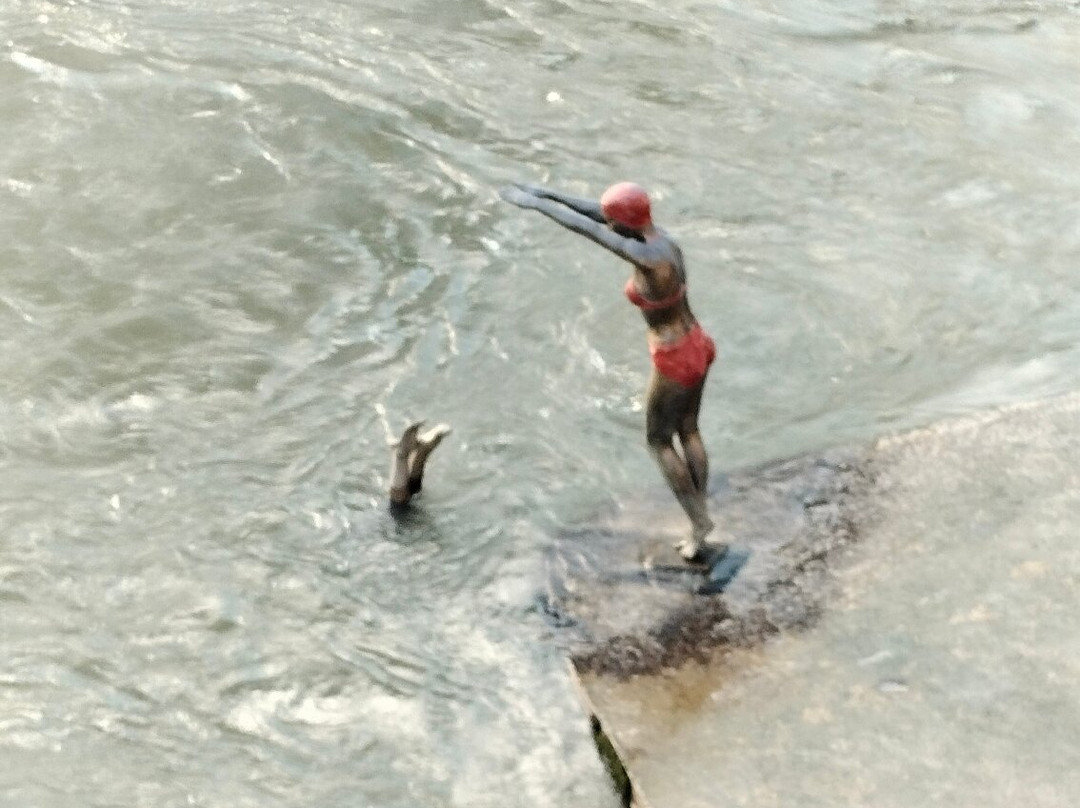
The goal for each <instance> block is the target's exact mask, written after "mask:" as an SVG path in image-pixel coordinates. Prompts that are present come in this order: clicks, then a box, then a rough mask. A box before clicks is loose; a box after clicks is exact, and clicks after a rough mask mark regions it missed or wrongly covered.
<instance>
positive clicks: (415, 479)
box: [390, 421, 450, 510]
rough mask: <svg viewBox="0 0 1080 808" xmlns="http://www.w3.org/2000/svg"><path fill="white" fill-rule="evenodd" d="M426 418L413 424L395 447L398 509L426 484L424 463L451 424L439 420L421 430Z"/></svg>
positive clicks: (393, 483) (393, 498)
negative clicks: (423, 430) (440, 422)
mask: <svg viewBox="0 0 1080 808" xmlns="http://www.w3.org/2000/svg"><path fill="white" fill-rule="evenodd" d="M423 425H424V422H423V421H417V422H415V423H413V424H410V425H409V426H408V427H407V428H406V429H405V431H404V432H403V433H402V435H401V439H400V440H398V441H397V443H395V444H394V445H393V447H392V451H393V455H392V457H391V465H390V508H391V510H395V509H398V508H402V507H404V506H405V505H408V504H409V500H411V499H412V498H413V496H414V495H415V494H418V493H419V492H420V489H421V488H422V487H423V484H424V466H425V464H426V463H427V461H428V457H429V456H430V455H431V453H432V452H433V451H435V447H436V446H438V445H439V443H440V442H442V439H443V438H444V437H446V436H447V435H448V434H450V427H449V426H447V425H446V424H439V425H438V426H436V427H433V428H431V429H429V430H428V431H427V432H424V433H422V434H421V432H420V429H421V427H423Z"/></svg>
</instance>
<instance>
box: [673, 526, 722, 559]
mask: <svg viewBox="0 0 1080 808" xmlns="http://www.w3.org/2000/svg"><path fill="white" fill-rule="evenodd" d="M719 533H720V531H718V530H717V529H716V528H712V529H710V530H709V531H708V532H706V533H703V534H701V535H694V536H693V537H691V538H689V539H684V540H683V541H681V542H679V543H678V544H676V545H675V549H676V550H678V551H679V555H681V556H682V557H683V558H684V559H685V560H686V561H687V562H688V563H691V564H694V563H698V564H700V563H704V562H707V561H709V559H710V558H713V557H720V556H722V555H723V554H724V553H725V552H727V548H728V546H727V544H725V543H724V542H721V541H716V539H717V538H718V537H719ZM710 540H712V541H710Z"/></svg>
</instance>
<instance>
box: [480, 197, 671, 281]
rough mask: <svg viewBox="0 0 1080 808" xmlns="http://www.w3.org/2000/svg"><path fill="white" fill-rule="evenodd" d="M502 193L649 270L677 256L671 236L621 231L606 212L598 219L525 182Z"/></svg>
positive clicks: (510, 201) (667, 262)
mask: <svg viewBox="0 0 1080 808" xmlns="http://www.w3.org/2000/svg"><path fill="white" fill-rule="evenodd" d="M499 195H500V196H501V197H502V198H503V199H505V200H506V201H507V202H509V203H511V204H512V205H517V206H518V207H519V208H525V209H527V210H535V211H539V212H540V213H542V214H544V215H545V216H547V217H548V218H549V219H552V220H553V221H555V222H558V223H559V224H561V225H562V226H563V227H565V228H566V229H567V230H570V231H572V232H574V233H577V234H578V235H581V236H584V237H585V238H587V239H589V240H590V241H592V242H594V243H596V244H599V245H600V246H601V247H604V248H605V249H607V250H610V251H611V252H613V253H615V255H617V256H619V257H620V258H622V259H623V260H625V261H629V262H630V263H631V264H634V265H635V266H637V267H640V268H641V269H642V270H644V271H645V272H652V271H653V270H654V269H656V268H658V267H659V266H660V265H670V264H671V263H672V260H673V258H674V256H673V255H671V254H670V253H671V243H670V242H669V241H668V240H667V239H663V241H662V242H661V243H659V244H658V243H649V242H645V241H639V240H638V239H635V238H629V237H627V236H623V235H620V234H619V233H617V232H616V231H615V230H614V229H613V228H612V227H611V226H610V225H608V224H607V221H606V220H605V219H604V218H603V214H602V213H601V219H600V221H597V220H596V219H593V218H592V217H590V216H588V215H586V214H584V213H579V212H578V211H577V210H575V209H573V208H571V207H569V206H568V205H565V204H562V203H560V202H555V201H553V200H552V199H549V198H545V197H540V196H537V195H536V194H534V193H531V192H529V191H526V190H524V189H523V188H522V187H521V186H510V187H507V188H503V189H502V191H500V192H499Z"/></svg>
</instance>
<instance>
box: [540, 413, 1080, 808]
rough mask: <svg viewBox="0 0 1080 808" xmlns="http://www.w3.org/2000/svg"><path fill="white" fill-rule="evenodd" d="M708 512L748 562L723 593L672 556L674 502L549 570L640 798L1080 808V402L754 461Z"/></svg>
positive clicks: (626, 521)
mask: <svg viewBox="0 0 1080 808" xmlns="http://www.w3.org/2000/svg"><path fill="white" fill-rule="evenodd" d="M714 499H715V503H714V507H715V509H716V511H715V512H716V513H717V514H719V515H720V517H721V520H722V523H723V524H724V525H725V527H726V528H727V529H728V530H729V532H730V533H731V537H732V539H733V540H734V541H735V542H736V543H738V544H741V545H744V546H747V547H749V548H751V549H752V551H753V555H752V557H751V561H750V563H749V564H748V565H747V567H746V568H745V569H744V571H743V573H742V574H741V575H740V577H739V578H738V579H737V580H736V582H735V583H734V584H733V585H732V586H731V587H730V588H729V590H728V591H727V592H726V593H725V594H724V595H722V596H714V597H704V598H703V597H701V596H696V595H694V594H693V593H692V589H693V581H692V579H691V578H690V577H689V576H686V575H683V574H681V573H679V572H678V571H677V568H676V566H675V564H671V565H670V566H669V565H668V563H667V557H666V556H665V555H664V554H665V552H667V551H666V549H665V548H666V547H667V545H668V544H669V543H670V542H671V540H673V538H675V537H676V536H677V535H678V534H679V532H681V531H682V530H683V529H684V525H685V521H684V520H683V518H682V517H681V515H680V514H679V513H678V511H677V509H675V508H674V507H673V506H670V505H667V506H665V502H664V499H663V498H662V497H661V495H660V494H657V496H656V499H655V500H653V501H647V500H645V501H640V502H635V503H632V504H628V505H626V506H625V507H622V508H620V509H618V510H617V511H615V512H613V513H611V514H609V515H607V516H605V517H604V518H602V519H599V520H597V522H596V523H595V524H593V525H589V526H587V527H586V528H584V529H579V530H575V531H572V532H567V533H566V534H565V535H564V536H562V537H560V539H559V541H558V542H557V543H556V547H555V549H554V551H553V554H552V558H551V562H552V575H551V579H552V584H551V591H550V595H549V600H550V608H551V610H552V612H553V613H555V614H557V615H558V616H559V617H560V618H561V619H562V620H563V621H564V622H565V623H566V624H567V625H568V633H569V636H571V637H572V644H571V652H570V656H571V664H572V667H573V670H574V672H575V676H576V677H577V679H578V681H579V683H580V686H581V692H582V698H583V702H584V704H585V705H586V709H587V710H588V712H589V713H590V714H591V715H593V716H595V717H596V719H597V721H598V723H599V727H600V728H601V729H602V731H603V733H604V734H605V735H606V737H607V738H609V739H610V742H611V745H612V748H613V749H614V750H615V751H616V752H617V754H618V756H619V758H620V760H621V761H622V764H623V765H624V767H625V770H626V773H627V777H628V780H629V782H630V783H631V784H632V790H633V798H634V800H636V803H637V804H638V805H641V806H646V805H648V806H652V808H675V806H678V808H694V806H714V805H719V804H724V805H747V806H766V805H784V806H786V805H799V806H809V805H830V806H832V805H838V804H848V805H859V806H867V805H873V806H875V807H877V806H882V808H889V806H897V808H900V807H901V806H903V808H908V807H909V806H911V807H913V806H920V808H921V807H922V806H925V805H930V804H938V805H945V804H947V805H950V806H957V805H960V806H965V805H971V806H976V805H977V806H979V808H984V807H985V806H998V805H1000V806H1005V805H1012V804H1013V803H1014V802H1016V801H1018V800H1023V801H1025V802H1027V803H1031V804H1037V805H1040V806H1043V805H1045V806H1058V805H1061V806H1065V805H1070V806H1071V805H1072V804H1074V803H1075V802H1076V800H1077V798H1078V796H1080V610H1078V609H1077V608H1076V607H1077V597H1076V589H1075V586H1076V583H1077V582H1078V580H1080V541H1077V538H1078V537H1077V532H1078V528H1077V527H1076V526H1077V525H1080V397H1078V396H1068V397H1064V398H1060V399H1056V400H1053V401H1046V402H1038V403H1033V404H1028V405H1023V406H1018V407H1013V408H1010V409H1007V410H1001V411H995V412H988V413H983V414H980V415H978V416H974V417H971V418H966V419H961V420H957V421H951V422H948V423H942V424H937V425H934V426H932V427H929V428H927V429H921V430H917V431H914V432H910V433H907V434H904V435H898V436H890V437H887V438H884V439H882V440H879V441H877V442H875V443H873V444H870V445H867V446H864V447H852V448H846V449H841V450H835V451H832V452H828V453H825V454H824V455H822V456H820V457H803V458H795V459H792V460H788V461H784V462H780V463H775V464H769V465H766V466H763V467H760V468H756V469H750V470H747V471H743V472H739V473H736V474H732V475H731V476H730V477H729V478H727V480H726V481H724V484H723V485H722V486H721V487H720V488H719V489H718V491H717V492H716V494H715V497H714ZM647 565H648V567H649V568H648V569H646V566H647Z"/></svg>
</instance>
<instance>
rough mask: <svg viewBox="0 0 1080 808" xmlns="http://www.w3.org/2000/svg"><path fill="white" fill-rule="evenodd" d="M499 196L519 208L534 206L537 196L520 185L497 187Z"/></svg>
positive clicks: (537, 199)
mask: <svg viewBox="0 0 1080 808" xmlns="http://www.w3.org/2000/svg"><path fill="white" fill-rule="evenodd" d="M499 196H501V197H502V198H503V199H504V200H505V201H507V202H509V203H510V204H511V205H517V206H518V207H519V208H535V207H536V203H537V202H538V201H539V198H538V197H537V196H536V195H535V194H533V193H530V192H529V191H526V190H523V188H522V187H521V186H520V185H507V186H504V187H503V188H501V189H499Z"/></svg>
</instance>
